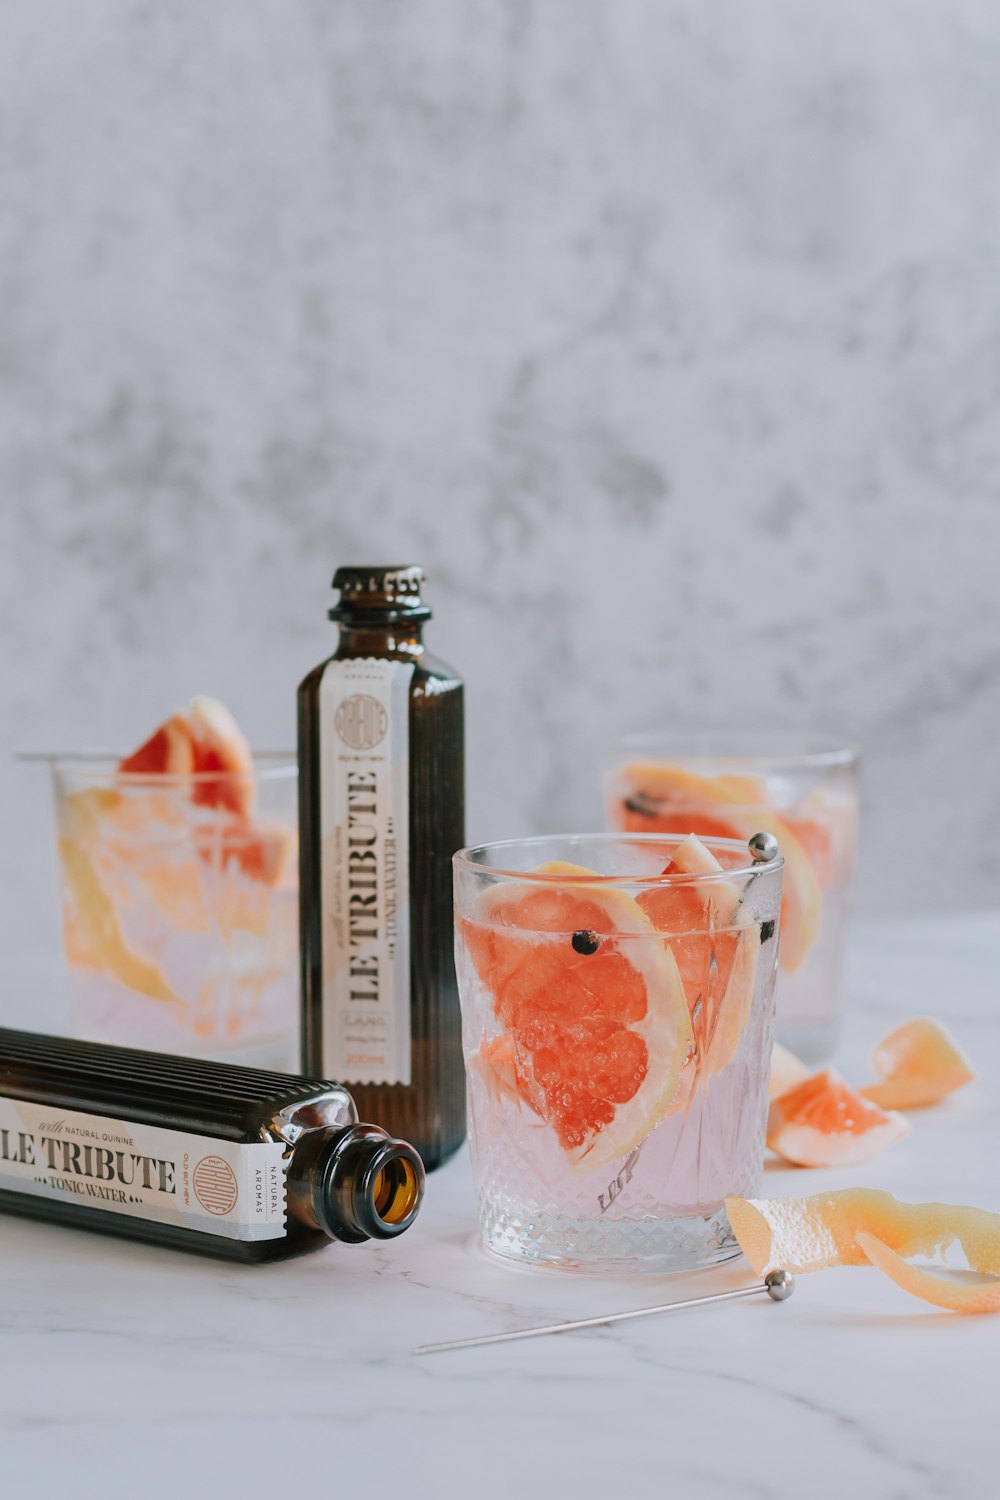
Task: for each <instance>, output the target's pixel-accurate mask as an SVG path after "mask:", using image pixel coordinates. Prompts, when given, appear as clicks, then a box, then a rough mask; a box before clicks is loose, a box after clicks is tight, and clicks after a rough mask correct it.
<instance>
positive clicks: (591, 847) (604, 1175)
mask: <svg viewBox="0 0 1000 1500" xmlns="http://www.w3.org/2000/svg"><path fill="white" fill-rule="evenodd" d="M454 865H455V901H456V953H457V961H458V978H459V989H460V992H461V1001H462V1032H463V1048H464V1053H465V1061H466V1068H467V1075H468V1097H469V1141H470V1147H471V1151H472V1162H473V1169H474V1174H475V1180H476V1190H477V1196H478V1201H479V1218H480V1225H481V1230H482V1236H483V1240H484V1242H485V1244H486V1247H487V1249H488V1250H490V1251H492V1252H493V1253H494V1254H495V1255H498V1256H502V1257H504V1258H505V1259H508V1260H512V1261H516V1262H518V1263H520V1264H524V1265H543V1266H555V1267H559V1268H563V1269H583V1270H617V1271H656V1272H660V1271H673V1270H690V1269H693V1268H695V1267H697V1266H707V1265H712V1264H715V1263H716V1262H718V1261H722V1260H727V1259H729V1258H730V1257H731V1256H733V1255H736V1254H738V1253H739V1252H738V1247H737V1246H736V1243H735V1241H734V1239H733V1236H732V1233H731V1231H730V1228H729V1224H728V1221H727V1219H726V1214H725V1208H724V1200H725V1198H726V1197H727V1196H729V1195H730V1194H740V1195H747V1194H752V1193H753V1192H754V1191H755V1189H756V1186H757V1183H758V1179H759V1175H760V1170H761V1161H762V1157H763V1151H764V1128H765V1122H766V1116H767V1077H768V1070H769V1064H770V1055H771V1011H772V996H773V986H774V973H775V959H776V953H777V947H778V943H777V923H778V918H779V911H780V901H781V877H782V860H781V858H780V855H779V856H778V857H776V858H774V859H773V860H771V861H769V862H767V863H763V864H761V863H755V862H754V861H753V859H752V858H751V856H750V853H749V851H748V849H747V845H746V843H745V842H744V843H737V842H735V841H733V840H720V839H710V840H707V841H705V845H702V844H700V843H699V842H698V841H697V840H690V839H686V840H682V839H679V838H661V837H650V836H644V837H622V836H618V835H611V834H592V835H586V836H583V835H581V836H579V837H564V838H544V839H524V840H519V841H513V842H509V843H500V844H486V845H482V846H480V847H479V848H475V849H465V850H462V851H461V852H460V853H458V854H456V856H455V860H454Z"/></svg>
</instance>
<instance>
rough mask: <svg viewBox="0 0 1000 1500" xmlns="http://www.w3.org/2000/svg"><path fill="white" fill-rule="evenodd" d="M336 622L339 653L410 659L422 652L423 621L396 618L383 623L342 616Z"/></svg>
mask: <svg viewBox="0 0 1000 1500" xmlns="http://www.w3.org/2000/svg"><path fill="white" fill-rule="evenodd" d="M337 623H338V626H339V629H340V642H339V645H338V647H337V655H338V656H400V657H404V658H409V657H417V656H422V655H423V651H424V637H423V629H424V627H423V621H422V620H394V621H392V622H390V623H385V624H382V623H379V622H378V621H374V620H357V619H346V620H345V619H341V620H339V621H338V622H337Z"/></svg>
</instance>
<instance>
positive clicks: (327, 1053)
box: [299, 566, 465, 1170]
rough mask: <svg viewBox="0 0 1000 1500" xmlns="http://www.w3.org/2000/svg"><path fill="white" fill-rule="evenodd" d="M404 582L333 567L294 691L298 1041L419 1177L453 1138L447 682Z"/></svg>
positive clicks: (459, 1130) (456, 742)
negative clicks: (327, 649)
mask: <svg viewBox="0 0 1000 1500" xmlns="http://www.w3.org/2000/svg"><path fill="white" fill-rule="evenodd" d="M422 582H423V573H422V572H421V570H420V569H419V568H416V567H412V566H402V567H348V568H340V569H338V571H337V573H336V575H335V577H334V580H333V585H334V588H337V589H339V590H340V591H341V594H340V601H339V603H338V604H336V605H335V606H334V607H333V608H332V609H331V610H330V618H331V619H332V620H335V621H336V622H337V624H338V625H339V627H340V640H339V644H338V647H337V650H336V652H335V653H334V655H333V656H332V657H330V658H329V660H327V661H325V662H323V663H321V665H320V666H318V667H316V668H315V670H314V671H312V672H310V673H309V675H308V676H307V677H306V678H305V680H304V681H303V683H302V685H301V687H300V688H299V830H300V875H301V881H300V909H301V934H302V1007H303V1008H302V1040H303V1053H302V1056H303V1063H304V1066H305V1067H306V1069H307V1070H308V1069H319V1071H320V1072H321V1073H322V1074H323V1076H325V1077H330V1078H338V1079H340V1080H341V1081H342V1082H343V1083H344V1084H345V1085H347V1087H349V1088H350V1090H351V1093H352V1094H353V1096H354V1098H355V1100H356V1102H357V1105H358V1109H359V1110H360V1111H361V1114H362V1115H363V1116H364V1118H366V1119H373V1120H376V1121H378V1122H379V1124H381V1125H383V1126H384V1127H385V1128H386V1129H387V1130H391V1131H395V1132H399V1133H400V1134H402V1135H403V1136H405V1138H406V1139H407V1140H409V1141H412V1143H413V1144H414V1145H415V1146H416V1148H417V1150H418V1151H419V1152H420V1155H421V1156H422V1157H423V1160H424V1164H425V1166H426V1167H427V1168H428V1170H431V1169H433V1168H434V1167H437V1166H439V1165H440V1164H441V1163H442V1162H443V1161H445V1160H446V1159H447V1158H448V1157H449V1156H450V1155H451V1154H452V1152H454V1151H455V1150H456V1149H457V1148H458V1146H459V1145H460V1144H461V1142H462V1140H463V1139H464V1137H465V1075H464V1069H463V1064H462V1046H461V1018H460V1013H459V1004H458V986H457V982H456V979H455V960H454V919H453V896H452V884H451V856H452V854H453V853H454V852H455V850H456V849H459V848H461V847H462V844H463V843H464V839H465V799H464V791H465V785H464V753H463V699H462V682H461V679H460V678H459V677H458V675H457V673H456V672H454V671H453V670H452V668H451V667H449V666H446V665H445V663H444V662H441V661H438V660H436V659H435V658H434V657H432V656H431V655H430V653H429V652H428V651H427V650H426V648H425V646H424V643H423V637H422V632H423V625H424V622H425V621H426V620H427V619H429V618H430V613H431V612H430V610H429V609H428V608H427V606H426V605H425V604H424V602H423V600H422V598H421V593H420V588H421V583H422Z"/></svg>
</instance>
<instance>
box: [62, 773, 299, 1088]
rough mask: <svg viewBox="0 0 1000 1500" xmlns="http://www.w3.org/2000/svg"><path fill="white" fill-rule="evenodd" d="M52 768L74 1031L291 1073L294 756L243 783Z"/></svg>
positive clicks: (233, 776) (294, 1029) (234, 777)
mask: <svg viewBox="0 0 1000 1500" xmlns="http://www.w3.org/2000/svg"><path fill="white" fill-rule="evenodd" d="M50 769H51V773H52V785H53V792H54V797H55V813H56V832H57V836H58V854H59V873H60V883H61V896H62V934H63V948H64V951H65V956H66V963H67V967H68V970H69V980H70V994H71V1000H72V1007H73V1025H74V1031H75V1033H76V1035H77V1036H78V1037H80V1038H83V1039H85V1040H88V1041H95V1042H111V1043H114V1044H116V1045H118V1046H126V1047H141V1048H146V1049H148V1050H151V1051H158V1052H170V1053H180V1054H182V1055H185V1056H193V1057H203V1058H211V1059H214V1060H215V1061H217V1062H232V1063H243V1064H248V1065H250V1066H255V1067H263V1068H273V1069H278V1070H281V1071H284V1070H286V1069H290V1068H294V1067H295V1062H296V1051H297V1034H298V989H299V983H298V981H299V976H298V863H297V857H296V855H297V847H298V835H297V831H296V783H297V772H296V766H295V762H294V760H293V759H292V758H291V757H290V756H287V755H257V756H255V757H254V761H253V770H252V772H251V773H248V774H245V775H243V774H239V773H234V772H232V771H225V772H214V771H213V772H205V773H200V774H197V775H167V774H163V775H159V774H133V773H128V774H125V773H122V772H121V771H120V769H119V764H118V761H117V760H116V759H114V758H112V757H108V756H76V757H57V758H53V759H52V760H51V761H50ZM237 809H239V811H237Z"/></svg>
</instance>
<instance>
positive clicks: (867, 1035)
mask: <svg viewBox="0 0 1000 1500" xmlns="http://www.w3.org/2000/svg"><path fill="white" fill-rule="evenodd" d="M998 968H1000V919H998V918H996V917H978V918H977V917H966V918H955V919H951V920H945V921H940V922H935V923H920V924H917V923H912V924H891V925H880V926H873V927H869V928H863V929H862V930H861V931H860V932H859V934H858V936H857V939H856V941H855V944H854V947H853V950H852V961H851V966H850V974H849V982H848V989H849V1013H848V1024H847V1027H846V1032H845V1037H844V1042H843V1045H842V1047H841V1050H840V1054H839V1057H838V1061H839V1062H840V1063H841V1064H842V1066H843V1067H844V1068H845V1069H846V1070H847V1072H848V1073H849V1075H850V1076H853V1077H855V1078H858V1079H860V1078H861V1077H862V1076H867V1069H866V1065H865V1058H866V1054H867V1051H868V1049H869V1047H870V1045H871V1043H872V1042H874V1041H875V1040H876V1039H877V1038H878V1037H879V1036H880V1035H882V1034H883V1033H884V1031H885V1030H887V1029H888V1028H889V1027H890V1026H891V1025H892V1024H893V1023H894V1022H896V1021H897V1020H899V1019H902V1018H904V1017H906V1016H909V1015H912V1014H913V1013H915V1012H922V1011H929V1012H933V1013H934V1014H936V1015H939V1016H941V1017H943V1018H947V1019H948V1021H949V1022H950V1024H951V1025H952V1027H953V1029H954V1031H955V1032H956V1034H957V1035H958V1037H959V1038H960V1040H961V1041H962V1043H963V1044H964V1045H965V1046H966V1048H967V1049H968V1051H969V1053H970V1054H971V1055H972V1057H973V1059H974V1060H975V1062H976V1064H977V1065H978V1066H979V1068H980V1070H981V1076H980V1079H979V1081H978V1082H977V1083H976V1084H975V1085H973V1086H972V1087H971V1088H969V1089H968V1090H967V1091H966V1092H965V1093H964V1094H962V1095H961V1096H957V1097H956V1098H955V1099H954V1100H953V1101H952V1102H951V1103H950V1104H949V1105H947V1106H945V1107H941V1108H940V1109H936V1110H933V1111H927V1112H924V1113H923V1114H920V1115H919V1116H916V1117H915V1119H914V1128H913V1131H912V1134H911V1135H910V1136H909V1137H908V1138H907V1139H906V1140H904V1141H903V1142H901V1143H900V1144H898V1145H897V1146H895V1147H894V1148H892V1150H891V1151H890V1152H889V1153H887V1154H886V1155H885V1156H883V1157H882V1158H881V1159H880V1160H878V1161H876V1162H873V1163H871V1164H869V1165H868V1166H866V1167H862V1168H856V1169H853V1170H851V1171H850V1172H834V1171H823V1172H808V1173H807V1172H801V1171H798V1172H797V1171H791V1170H780V1169H777V1168H773V1169H772V1168H770V1167H769V1168H768V1170H767V1171H766V1173H765V1176H764V1191H766V1192H767V1193H769V1194H777V1193H806V1192H816V1191H820V1190H822V1189H823V1188H834V1187H839V1186H845V1185H848V1184H854V1183H860V1184H866V1185H871V1186H884V1187H887V1188H889V1189H891V1190H892V1191H894V1192H896V1193H897V1194H898V1195H899V1196H900V1197H903V1198H907V1199H910V1200H920V1199H926V1198H940V1199H944V1200H953V1201H958V1202H969V1203H974V1204H978V1205H980V1206H982V1207H988V1208H992V1209H1000V1190H998V1182H997V1173H996V1161H997V1148H998V1146H1000V1107H998V1087H997V1086H998V1082H1000V1030H998V1027H997V1021H996V996H997V979H996V976H997V972H998ZM43 1019H44V1018H43ZM0 1266H2V1276H3V1297H2V1299H0V1328H2V1336H3V1351H4V1353H3V1359H2V1361H0V1453H2V1455H3V1458H2V1468H3V1482H2V1486H0V1488H2V1489H3V1491H4V1493H7V1494H10V1495H17V1496H18V1497H19V1500H51V1497H52V1496H54V1495H59V1496H61V1497H66V1500H91V1497H93V1500H132V1497H134V1496H136V1495H139V1494H141V1495H143V1496H144V1497H146V1500H168V1497H169V1500H174V1497H176V1496H177V1495H178V1494H187V1495H191V1496H197V1497H200V1496H209V1495H226V1496H240V1497H245V1500H258V1497H259V1500H264V1497H271V1496H275V1495H289V1496H290V1495H297V1494H311V1493H322V1494H334V1495H339V1494H344V1495H363V1494H372V1495H379V1496H381V1495H390V1494H392V1495H412V1496H414V1497H415V1500H450V1497H451V1496H455V1497H458V1496H476V1497H483V1500H492V1497H497V1500H500V1497H504V1500H507V1497H510V1496H511V1495H516V1494H520V1493H525V1494H531V1495H533V1496H534V1495H537V1496H542V1495H547V1494H554V1495H570V1494H572V1495H576V1496H581V1497H590V1496H594V1497H597V1496H604V1495H608V1494H617V1493H629V1494H632V1495H635V1496H653V1497H660V1496H664V1495H671V1496H674V1495H675V1496H679V1497H684V1500H688V1497H691V1500H736V1497H742V1496H746V1497H748V1500H750V1497H755V1500H772V1497H773V1500H800V1497H802V1496H809V1497H810V1500H824V1497H827V1496H829V1497H831V1500H833V1497H836V1500H843V1497H844V1496H855V1497H858V1500H903V1497H905V1500H922V1497H927V1500H982V1497H983V1496H984V1495H986V1494H987V1493H989V1490H990V1484H991V1483H992V1479H993V1476H995V1473H996V1433H995V1425H996V1372H997V1368H998V1366H997V1359H998V1348H1000V1345H998V1338H1000V1318H998V1317H993V1318H967V1319H962V1318H959V1317H956V1316H953V1315H949V1314H946V1313H940V1312H936V1311H935V1310H934V1309H932V1308H929V1307H926V1306H925V1305H924V1304H922V1303H919V1302H916V1301H914V1300H912V1299H910V1298H908V1297H906V1296H905V1295H904V1294H903V1293H902V1292H901V1291H899V1290H898V1288H896V1287H895V1286H893V1285H892V1284H891V1283H889V1282H888V1281H886V1280H884V1279H883V1278H882V1277H881V1276H879V1274H878V1273H877V1272H875V1271H874V1270H858V1269H843V1270H834V1271H827V1272H824V1273H821V1274H819V1275H815V1276H812V1277H803V1278H800V1281H799V1285H798V1289H797V1292H796V1294H795V1295H794V1296H793V1298H792V1299H791V1301H789V1302H788V1303H785V1304H783V1305H780V1306H778V1305H774V1304H772V1303H770V1302H768V1301H766V1300H765V1299H763V1298H761V1299H760V1300H759V1301H758V1300H754V1299H751V1300H749V1301H746V1302H740V1303H736V1304H730V1305H723V1306H721V1307H717V1308H702V1309H698V1310H694V1311H691V1312H688V1313H679V1314H671V1315H669V1316H668V1317H666V1318H663V1319H659V1320H650V1321H647V1322H640V1323H634V1324H631V1325H625V1326H620V1327H618V1328H615V1329H605V1330H601V1331H596V1332H589V1333H579V1334H568V1335H563V1336H560V1337H558V1338H548V1339H540V1340H535V1341H530V1342H525V1343H522V1344H514V1345H507V1346H500V1347H493V1348H484V1349H477V1350H471V1351H463V1352H459V1353H452V1354H441V1355H437V1356H433V1357H424V1358H417V1357H415V1356H414V1354H413V1352H412V1351H413V1347H414V1345H416V1344H418V1343H421V1342H424V1341H426V1340H436V1339H446V1338H450V1337H462V1336H468V1335H473V1334H477V1333H483V1332H496V1331H500V1330H503V1329H512V1328H517V1327H521V1326H525V1325H528V1324H533V1323H539V1322H547V1321H551V1320H555V1319H561V1318H569V1317H577V1316H586V1315H589V1314H592V1313H595V1312H602V1311H606V1310H609V1309H612V1308H622V1309H624V1308H629V1307H637V1306H641V1305H643V1304H648V1303H651V1302H657V1301H662V1300H665V1299H666V1298H673V1297H687V1296H694V1295H696V1294H698V1293H700V1292H703V1291H709V1290H720V1289H722V1288H725V1287H729V1286H736V1285H738V1284H741V1283H745V1282H747V1281H749V1280H750V1279H751V1276H750V1273H749V1271H748V1270H747V1268H745V1267H742V1268H741V1266H740V1264H739V1263H735V1264H734V1265H733V1266H732V1267H727V1268H724V1269H721V1270H717V1271H715V1272H712V1273H703V1274H701V1275H697V1276H686V1277H680V1278H678V1277H672V1278H652V1279H646V1278H643V1279H641V1280H640V1279H636V1280H628V1279H623V1278H619V1279H609V1280H603V1279H602V1280H598V1279H589V1278H588V1279H579V1278H575V1277H563V1276H559V1275H553V1274H532V1273H524V1272H518V1271H513V1270H509V1269H507V1268H505V1267H503V1266H499V1265H496V1264H494V1263H492V1262H491V1261H490V1260H488V1259H487V1258H486V1257H485V1256H484V1255H483V1254H482V1253H481V1252H480V1251H479V1249H478V1248H477V1245H476V1242H475V1237H474V1234H473V1225H472V1197H471V1183H470V1176H469V1169H468V1165H467V1161H466V1158H465V1154H464V1152H463V1153H462V1155H461V1156H460V1157H459V1158H457V1159H456V1160H454V1161H453V1162H452V1163H450V1164H449V1165H448V1166H447V1167H446V1168H444V1169H443V1170H442V1171H440V1172H439V1173H437V1174H435V1175H434V1176H433V1177H432V1178H431V1180H430V1187H429V1192H428V1197H427V1201H426V1207H425V1210H424V1212H423V1214H422V1217H421V1219H420V1220H419V1221H418V1223H417V1225H415V1226H414V1228H413V1230H412V1231H411V1232H410V1233H409V1234H408V1235H406V1236H405V1237H404V1238H402V1239H401V1240H400V1241H398V1242H397V1243H396V1244H394V1245H392V1246H390V1247H388V1248H373V1247H371V1246H362V1247H353V1248H350V1247H346V1246H334V1247H331V1249H329V1250H328V1251H325V1252H322V1253H320V1254H318V1255H315V1256H312V1257H310V1258H307V1259H305V1260H301V1261H297V1262H291V1263H288V1264H284V1265H280V1264H279V1265H274V1266H270V1267H262V1268H256V1269H253V1268H241V1267H231V1266H225V1265H217V1264H214V1263H212V1262H211V1261H202V1260H200V1259H198V1258H196V1257H193V1256H191V1257H189V1256H185V1255H181V1254H178V1253H170V1252H167V1251H160V1250H156V1249H149V1248H145V1247H142V1246H139V1245H131V1244H128V1243H126V1242H124V1241H121V1242H119V1241H115V1240H113V1239H105V1238H103V1237H99V1236H94V1235H88V1234H82V1233H74V1232H71V1231H68V1230H62V1229H59V1228H54V1227H51V1226H46V1225H39V1224H32V1223H29V1222H27V1221H19V1220H16V1219H9V1218H0Z"/></svg>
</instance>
